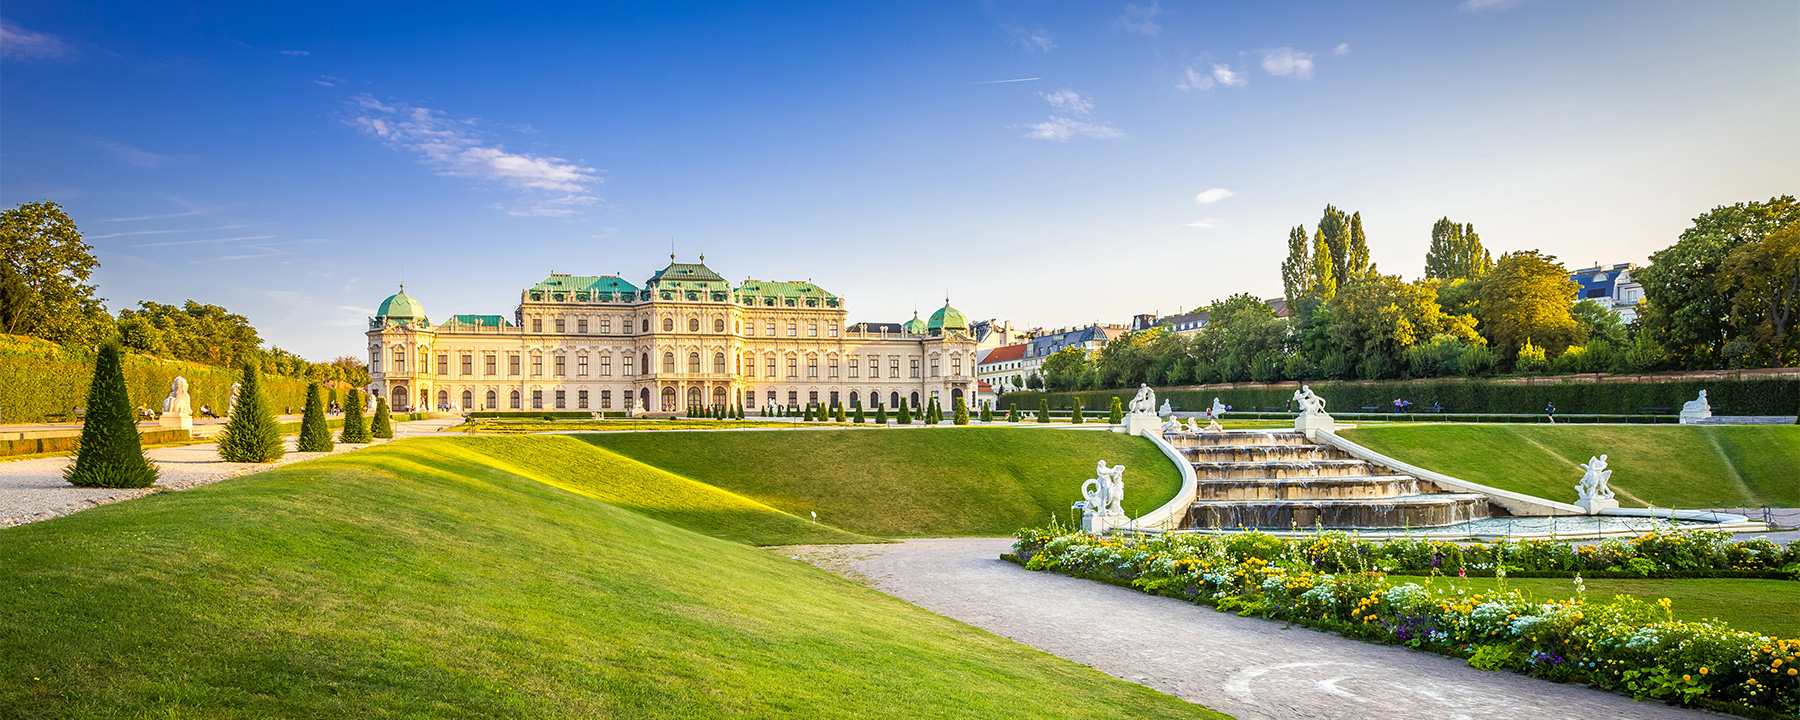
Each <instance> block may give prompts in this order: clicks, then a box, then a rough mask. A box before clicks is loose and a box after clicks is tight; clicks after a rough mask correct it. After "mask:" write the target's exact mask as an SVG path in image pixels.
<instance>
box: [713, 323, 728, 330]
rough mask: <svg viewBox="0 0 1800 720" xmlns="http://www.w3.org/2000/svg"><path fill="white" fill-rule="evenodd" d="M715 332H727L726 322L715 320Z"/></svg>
mask: <svg viewBox="0 0 1800 720" xmlns="http://www.w3.org/2000/svg"><path fill="white" fill-rule="evenodd" d="M713 332H725V321H724V320H714V321H713Z"/></svg>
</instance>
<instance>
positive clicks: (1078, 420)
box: [1069, 395, 1087, 425]
mask: <svg viewBox="0 0 1800 720" xmlns="http://www.w3.org/2000/svg"><path fill="white" fill-rule="evenodd" d="M1069 422H1072V423H1075V424H1076V425H1080V424H1082V423H1084V422H1087V420H1086V419H1085V418H1083V417H1082V416H1081V396H1080V395H1076V396H1075V412H1074V413H1073V414H1072V415H1070V418H1069Z"/></svg>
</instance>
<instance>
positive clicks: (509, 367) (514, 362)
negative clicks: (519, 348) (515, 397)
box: [506, 353, 519, 408]
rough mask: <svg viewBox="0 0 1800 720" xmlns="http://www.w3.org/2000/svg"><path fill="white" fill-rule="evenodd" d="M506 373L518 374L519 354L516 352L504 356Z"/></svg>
mask: <svg viewBox="0 0 1800 720" xmlns="http://www.w3.org/2000/svg"><path fill="white" fill-rule="evenodd" d="M506 374H508V375H512V376H515V377H516V376H517V375H518V374H519V354H518V353H512V354H510V355H507V356H506ZM513 407H515V408H517V407H518V406H517V405H514V406H513Z"/></svg>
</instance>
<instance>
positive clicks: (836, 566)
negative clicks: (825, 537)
mask: <svg viewBox="0 0 1800 720" xmlns="http://www.w3.org/2000/svg"><path fill="white" fill-rule="evenodd" d="M1011 546H1012V540H1011V539H991V538H977V539H941V540H939V539H934V540H908V541H906V542H904V543H895V544H890V545H840V546H809V547H789V548H778V550H779V551H780V552H783V553H785V554H787V555H789V556H792V557H797V558H800V559H803V560H806V561H808V562H812V563H813V564H815V565H818V566H819V567H822V568H824V569H826V570H830V571H832V572H837V573H839V574H843V575H847V576H850V577H852V578H855V579H858V580H860V581H862V582H865V583H867V584H869V585H872V586H873V587H875V588H876V589H879V590H881V591H882V592H886V593H888V594H890V595H893V596H895V597H898V598H901V599H903V600H906V601H908V602H911V603H914V604H916V605H919V606H920V607H923V608H925V609H927V610H931V611H933V612H937V613H940V614H943V615H946V616H949V617H952V618H955V619H957V620H961V621H963V622H966V623H969V624H971V625H974V626H976V627H980V628H983V629H985V630H988V631H990V632H993V633H996V634H999V635H1003V636H1006V637H1008V638H1012V639H1013V640H1016V641H1019V642H1022V643H1025V644H1027V645H1031V646H1032V647H1035V648H1038V649H1040V650H1043V651H1045V652H1049V653H1052V654H1055V655H1058V656H1061V657H1064V658H1068V659H1070V660H1073V661H1075V662H1079V663H1082V664H1085V665H1090V666H1093V667H1095V668H1098V669H1099V670H1101V671H1103V672H1106V673H1109V674H1112V675H1115V676H1118V677H1120V678H1124V679H1126V680H1130V681H1133V682H1138V683H1142V684H1144V685H1146V686H1149V687H1152V688H1155V689H1157V690H1160V691H1162V692H1165V693H1169V694H1171V695H1175V696H1178V697H1181V698H1184V699H1187V700H1190V701H1193V702H1197V703H1201V704H1204V705H1207V706H1209V707H1211V708H1213V709H1215V710H1218V711H1220V712H1224V713H1229V714H1231V715H1234V716H1236V717H1238V718H1241V719H1243V720H1252V719H1258V718H1345V719H1346V720H1349V719H1356V718H1405V719H1407V720H1415V719H1418V720H1423V719H1428V718H1443V719H1444V720H1524V719H1526V718H1532V719H1536V718H1571V719H1574V718H1580V719H1581V720H1614V719H1617V720H1657V719H1661V718H1699V717H1728V716H1722V715H1714V714H1713V713H1704V712H1700V711H1695V710H1687V709H1682V708H1677V707H1673V706H1670V705H1664V704H1661V703H1654V702H1643V703H1639V702H1633V701H1632V700H1631V698H1628V697H1625V696H1621V695H1615V694H1612V693H1608V692H1602V691H1599V690H1594V689H1591V688H1586V687H1581V686H1577V685H1565V684H1560V683H1552V682H1548V681H1544V680H1537V679H1534V678H1529V677H1525V676H1523V675H1515V674H1513V673H1508V672H1484V671H1481V670H1476V669H1474V668H1471V667H1469V666H1468V665H1467V664H1465V663H1464V662H1463V661H1461V660H1457V659H1454V658H1448V657H1444V656H1441V655H1434V654H1431V653H1425V652H1419V651H1415V650H1408V649H1406V648H1402V647H1395V646H1388V645H1375V644H1370V643H1364V642H1359V641H1356V640H1350V639H1347V638H1342V637H1338V636H1336V635H1331V634H1328V633H1323V632H1317V631H1313V630H1308V629H1305V628H1302V627H1299V626H1293V627H1286V626H1284V625H1283V624H1282V623H1280V622H1276V621H1272V620H1264V619H1261V618H1244V617H1238V616H1236V615H1233V614H1230V613H1221V612H1216V611H1214V610H1212V609H1211V608H1207V607H1202V606H1198V605H1193V604H1190V603H1185V602H1182V601H1179V600H1176V599H1173V598H1165V597H1157V596H1153V595H1146V594H1143V593H1140V592H1136V591H1133V590H1128V589H1125V588H1120V587H1114V586H1111V585H1105V584H1102V583H1097V582H1092V581H1088V580H1078V579H1075V578H1071V577H1066V576H1063V575H1056V574H1053V573H1046V572H1030V571H1028V570H1025V569H1024V568H1021V567H1018V566H1016V565H1013V564H1011V563H1008V562H1004V561H1002V560H1000V559H998V556H999V555H1000V553H1002V552H1007V551H1009V550H1010V549H1011Z"/></svg>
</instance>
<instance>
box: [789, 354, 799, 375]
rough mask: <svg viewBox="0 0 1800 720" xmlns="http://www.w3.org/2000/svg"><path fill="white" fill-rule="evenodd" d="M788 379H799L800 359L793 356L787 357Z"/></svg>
mask: <svg viewBox="0 0 1800 720" xmlns="http://www.w3.org/2000/svg"><path fill="white" fill-rule="evenodd" d="M788 377H790V378H797V377H800V358H797V357H795V356H793V355H789V356H788Z"/></svg>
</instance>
